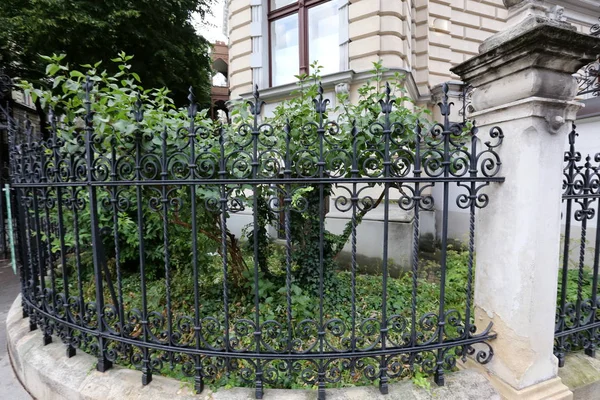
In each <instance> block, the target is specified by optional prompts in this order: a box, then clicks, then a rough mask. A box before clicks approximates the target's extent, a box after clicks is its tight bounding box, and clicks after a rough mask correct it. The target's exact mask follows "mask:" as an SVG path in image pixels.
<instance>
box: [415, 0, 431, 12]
mask: <svg viewBox="0 0 600 400" xmlns="http://www.w3.org/2000/svg"><path fill="white" fill-rule="evenodd" d="M414 3H415V8H416V9H417V10H418V9H421V8H426V7H427V6H428V5H429V0H415V2H414Z"/></svg>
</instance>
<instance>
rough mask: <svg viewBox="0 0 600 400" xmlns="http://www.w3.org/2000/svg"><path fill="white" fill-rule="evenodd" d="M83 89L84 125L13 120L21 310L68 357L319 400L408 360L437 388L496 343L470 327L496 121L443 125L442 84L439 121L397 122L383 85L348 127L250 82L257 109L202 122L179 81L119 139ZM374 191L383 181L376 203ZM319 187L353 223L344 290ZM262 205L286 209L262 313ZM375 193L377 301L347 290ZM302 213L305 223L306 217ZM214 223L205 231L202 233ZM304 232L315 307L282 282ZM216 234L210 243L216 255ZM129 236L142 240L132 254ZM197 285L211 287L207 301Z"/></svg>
mask: <svg viewBox="0 0 600 400" xmlns="http://www.w3.org/2000/svg"><path fill="white" fill-rule="evenodd" d="M93 93H94V87H93V84H92V83H91V82H90V81H89V80H88V82H87V84H86V85H85V93H82V96H84V97H85V109H86V118H85V124H84V127H83V129H82V130H77V129H75V130H74V131H73V130H72V129H65V128H64V127H63V126H61V124H60V123H58V122H57V119H56V117H55V116H54V115H52V114H50V122H49V126H50V128H49V130H50V138H49V139H48V140H34V138H35V135H34V132H33V131H32V130H33V129H32V127H31V125H30V124H29V125H27V126H25V127H24V128H25V131H24V132H23V134H22V133H19V132H18V131H17V130H16V129H15V130H14V131H13V132H12V134H11V146H12V147H11V172H12V187H13V189H14V191H15V192H16V193H15V195H16V198H17V199H18V222H19V223H18V233H19V236H20V239H21V243H22V246H21V252H20V257H21V274H22V276H23V291H22V293H23V299H24V312H25V314H26V315H28V316H29V318H30V326H31V329H35V328H36V327H39V328H41V330H42V331H43V337H44V343H49V342H50V341H51V340H52V335H58V337H60V339H61V341H62V342H64V344H65V346H66V353H67V356H69V357H70V356H73V355H75V352H76V348H83V349H84V350H85V351H87V352H91V353H93V354H95V356H96V357H97V359H98V364H97V369H98V370H100V371H105V370H107V369H109V368H110V367H111V366H112V364H113V363H115V362H123V363H127V364H131V365H134V366H136V367H137V368H139V369H140V370H141V371H142V382H143V383H144V384H147V383H149V382H150V381H151V379H152V374H153V373H159V372H164V371H165V370H170V369H175V370H178V371H180V372H182V373H183V374H185V375H187V376H190V377H193V379H194V382H195V389H196V390H197V391H202V390H203V387H204V384H205V381H207V380H208V381H210V380H219V379H225V378H224V377H229V379H232V380H233V379H236V380H235V381H234V382H239V379H241V380H242V381H244V382H247V383H249V384H252V385H254V386H255V388H256V397H257V398H261V397H262V396H263V387H264V386H265V385H267V386H268V385H282V384H283V385H285V384H286V382H287V383H288V384H289V382H290V381H293V379H294V378H293V377H297V378H298V379H299V380H300V381H302V382H304V383H305V384H309V385H314V386H316V387H317V388H318V396H319V398H320V399H323V398H324V397H325V388H326V386H327V385H330V384H336V383H338V382H340V380H341V379H343V377H344V376H350V375H348V374H351V376H352V377H356V376H362V377H364V378H365V379H367V380H371V381H376V380H378V381H379V387H380V390H381V392H382V393H386V392H387V391H388V381H389V380H390V379H392V378H398V377H403V376H406V375H407V374H409V373H410V372H411V371H414V370H415V369H420V370H423V371H425V372H428V373H431V374H433V375H434V376H435V381H436V383H438V384H440V385H441V384H443V383H444V372H445V371H447V370H449V369H452V368H454V367H455V365H456V362H457V359H458V358H465V357H467V356H473V357H474V358H475V359H476V360H477V361H478V362H480V363H486V362H488V361H489V360H490V359H491V357H492V356H493V351H492V348H491V346H490V345H489V344H488V343H486V341H488V340H489V339H492V338H494V337H495V335H494V333H493V332H492V331H491V328H492V327H491V325H490V326H485V327H477V326H476V325H475V323H474V316H473V304H472V292H473V275H474V259H473V255H474V234H475V212H476V209H478V208H482V207H485V206H486V205H487V204H488V201H489V199H488V196H487V195H486V194H485V193H484V191H483V188H485V187H486V186H487V185H489V184H490V183H492V182H502V181H503V179H504V178H502V177H500V176H499V170H500V166H501V162H500V159H499V156H498V154H497V152H496V148H497V147H498V146H500V145H501V143H502V140H503V137H504V136H503V133H502V131H501V129H499V128H497V127H496V128H493V129H492V130H491V131H490V132H489V138H488V139H487V140H485V141H484V142H483V143H482V142H481V139H479V137H478V129H477V128H475V127H470V125H469V126H467V125H465V124H463V123H456V124H455V123H451V122H450V112H451V107H452V103H449V100H448V96H447V93H448V88H447V86H446V87H445V88H444V93H445V96H444V98H443V101H442V102H441V103H440V104H439V108H440V111H441V114H442V115H443V117H444V122H443V123H441V124H440V123H438V124H435V125H433V126H431V127H430V128H428V129H424V128H423V124H422V123H419V122H417V123H416V124H415V125H414V126H404V125H402V124H401V123H398V122H394V121H392V120H391V118H390V115H391V113H392V110H393V109H394V107H395V104H394V103H395V100H394V99H393V97H392V96H391V93H390V88H389V87H388V88H387V89H386V93H385V96H384V99H383V100H382V101H381V115H380V117H379V120H378V121H377V122H375V123H373V124H371V125H370V126H369V128H368V129H364V130H363V129H358V128H357V126H356V125H354V124H353V126H352V127H351V128H350V129H346V128H344V127H343V126H341V125H339V124H338V123H336V122H334V121H330V120H328V114H327V113H328V101H327V100H325V99H324V97H323V91H322V88H321V89H320V91H319V94H318V96H317V97H316V98H315V100H314V122H309V123H306V124H304V125H301V126H293V125H291V124H290V123H287V124H285V126H282V127H278V126H271V125H269V124H263V123H261V122H260V121H261V112H262V111H261V110H262V106H263V104H264V102H263V101H262V100H261V99H260V97H259V94H258V92H256V93H255V94H254V99H253V100H252V101H249V102H248V106H249V107H248V108H249V110H250V114H251V116H252V119H253V122H252V123H249V124H244V125H242V126H240V127H238V128H237V129H235V131H233V130H231V129H225V128H224V127H223V128H220V129H218V130H216V131H207V130H206V129H205V128H204V127H203V126H198V125H196V123H195V117H196V115H197V107H196V105H195V103H194V99H193V96H192V95H190V102H191V103H190V106H189V109H188V115H189V124H187V126H180V127H179V129H177V130H176V132H170V131H168V129H167V128H165V129H163V130H161V131H160V132H154V133H152V132H151V133H149V132H145V131H144V130H143V129H142V125H143V121H144V115H143V114H144V110H143V104H141V102H138V103H137V104H136V107H135V109H134V110H133V112H132V115H133V119H134V120H135V121H136V122H137V123H138V124H139V127H140V129H136V131H135V132H132V133H131V134H130V135H127V136H124V137H120V138H118V137H117V136H116V135H114V136H105V137H104V136H102V135H100V134H99V133H98V132H97V130H96V128H95V126H94V116H93V113H92V107H91V105H92V101H93V99H94V95H93ZM66 131H69V132H74V135H73V136H66V135H65V132H66ZM23 137H24V138H25V140H24V141H21V140H18V138H23ZM344 143H346V144H348V145H343V144H344ZM434 185H441V186H442V187H443V196H442V201H441V204H440V205H439V208H440V209H441V210H442V229H441V250H440V252H441V259H440V265H439V268H440V270H439V286H438V290H437V292H436V293H435V294H436V302H437V303H438V304H437V305H436V306H435V307H433V306H431V305H423V304H421V303H420V299H421V295H422V294H421V282H422V281H421V280H420V279H419V273H420V270H419V269H420V259H419V240H420V218H421V217H420V214H421V213H422V212H423V211H425V210H432V209H433V207H434V198H433V197H432V195H431V188H432V187H433V186H434ZM373 189H378V190H379V191H380V192H381V193H382V197H383V200H382V201H381V203H379V205H377V202H376V201H375V200H374V198H373V195H372V193H370V192H369V190H373ZM328 196H331V198H332V199H333V204H332V208H333V207H334V208H335V209H336V210H337V211H339V212H342V213H345V215H347V217H348V221H349V225H348V226H349V242H350V248H351V255H352V257H351V268H350V272H349V281H350V286H349V287H350V289H349V292H348V293H347V295H348V296H347V297H346V298H344V299H343V301H342V302H339V301H338V302H333V300H331V299H332V293H335V291H336V290H337V289H336V287H335V285H333V286H328V285H329V284H328V274H330V273H333V274H335V272H332V269H331V268H332V267H331V265H329V261H328V260H329V259H328V257H330V254H329V253H330V249H331V246H332V244H331V241H330V233H329V232H328V231H327V229H326V222H327V216H326V213H325V212H324V211H323V210H324V208H325V202H326V199H327V197H328ZM263 201H264V204H262V203H261V202H263ZM451 202H453V203H455V204H456V205H457V206H458V207H460V208H461V209H464V210H466V211H467V212H468V215H469V228H470V230H469V234H468V248H467V250H468V254H469V257H468V266H467V267H468V269H467V271H468V272H467V277H466V282H465V286H464V293H462V294H461V295H463V296H464V299H465V302H464V308H463V309H460V310H459V309H452V308H450V307H449V306H448V304H447V296H448V293H447V292H446V287H447V278H448V277H447V257H448V249H449V244H448V227H449V218H448V212H449V205H450V204H451ZM261 206H262V207H266V208H267V209H268V210H269V211H270V212H275V213H279V214H282V215H283V217H282V219H281V223H282V225H283V230H282V231H283V240H282V247H281V269H282V271H281V274H282V276H283V277H284V279H283V280H281V281H280V286H281V288H280V290H279V291H278V293H281V297H282V300H281V304H280V305H281V307H280V308H278V309H277V310H276V315H273V314H272V313H271V311H268V310H272V309H271V308H269V309H268V310H267V306H268V304H269V303H270V302H272V301H274V300H273V299H265V298H264V297H262V290H263V289H264V287H265V286H264V285H266V283H265V281H264V280H263V278H264V274H265V272H264V271H263V269H262V261H261V260H262V258H261V257H263V256H265V254H262V253H261V252H262V250H261V249H262V248H261V247H260V243H259V235H258V233H259V232H258V229H259V227H261V226H264V224H265V222H264V220H262V217H261V215H260V213H259V212H258V210H260V209H261ZM376 207H381V208H380V209H383V219H382V225H381V229H382V230H383V237H384V240H383V242H382V243H374V244H373V245H374V246H380V248H381V255H382V256H381V267H380V271H379V273H378V275H376V276H378V279H379V284H378V286H379V288H380V289H378V290H380V298H379V300H378V305H377V308H376V309H373V310H364V309H361V308H360V307H359V305H360V301H361V298H360V297H361V294H360V293H358V292H357V287H358V281H359V280H360V276H359V275H358V273H357V243H358V242H359V240H363V239H368V238H364V237H361V236H360V235H359V234H358V228H359V225H360V223H361V218H362V216H364V214H365V213H366V212H368V211H370V210H372V209H374V208H376ZM394 209H402V210H405V211H407V212H410V213H411V216H412V221H413V222H412V230H413V243H412V259H411V263H410V264H411V268H410V270H409V271H408V272H407V276H408V280H407V282H410V283H409V284H410V287H409V290H408V292H407V293H408V294H407V296H406V298H405V299H404V300H405V301H404V303H403V304H401V305H393V304H390V302H389V298H390V296H391V295H392V294H394V293H390V290H391V289H390V288H391V285H392V283H393V280H392V278H391V277H390V276H389V267H390V265H391V263H392V260H391V259H390V257H389V251H390V246H398V245H400V243H395V242H393V241H392V239H391V238H390V235H389V232H390V225H391V224H392V221H391V220H390V212H391V211H392V210H394ZM242 211H246V212H247V213H249V214H250V215H251V217H250V218H251V227H250V230H251V231H253V233H254V235H252V236H250V238H251V239H250V240H249V243H248V244H247V246H248V248H249V249H250V251H249V255H248V257H247V260H248V263H249V264H250V268H249V270H248V271H247V272H246V275H245V277H240V275H239V271H237V270H235V268H234V267H235V265H236V263H237V262H238V261H239V260H238V259H237V258H236V257H237V255H236V254H234V252H233V248H234V247H236V246H238V247H239V246H240V244H239V242H237V241H236V239H235V237H234V235H232V233H231V231H230V230H229V229H228V226H229V225H230V224H231V223H232V221H234V220H235V218H237V217H238V216H239V214H240V213H241V212H242ZM308 216H310V217H312V218H313V220H312V221H314V223H313V224H310V223H309V224H308V225H305V226H302V227H301V226H299V225H298V224H306V221H307V219H306V218H308ZM303 218H304V219H303ZM206 221H208V222H206ZM207 223H208V224H209V225H210V226H212V227H213V228H215V229H216V232H217V235H216V237H211V235H212V233H211V232H207V231H206V226H207ZM124 225H127V226H124ZM174 229H177V230H178V232H180V233H181V232H184V233H185V235H184V237H185V240H184V241H177V242H176V241H175V238H174V236H173V235H174V233H173V232H174ZM150 237H152V238H153V239H152V240H151V239H150ZM157 238H158V239H157ZM310 240H312V242H310ZM306 242H308V243H309V245H308V246H305V247H304V249H305V250H306V251H308V252H311V251H312V252H313V253H311V254H313V255H314V260H316V262H315V266H314V269H313V270H311V271H312V274H313V275H312V279H313V280H312V282H314V286H313V289H310V290H312V291H309V292H308V293H311V294H310V298H309V299H308V306H307V310H306V311H305V313H308V314H309V317H305V316H303V315H305V314H302V313H300V312H299V311H298V310H297V308H296V304H295V301H296V300H294V296H293V294H294V291H295V290H297V287H296V286H295V285H296V280H297V279H299V278H298V273H299V272H298V271H299V270H301V269H302V260H298V258H297V254H298V251H299V249H300V248H301V247H302V246H303V244H302V243H304V244H306ZM205 243H209V245H205ZM214 243H218V246H214V251H213V252H212V253H210V254H209V253H208V252H207V249H208V248H211V246H212V245H213V244H214ZM126 245H127V246H129V247H128V249H129V250H128V251H130V250H131V248H132V247H133V248H134V249H135V251H134V253H135V254H129V253H127V254H126V253H125V246H126ZM342 245H343V243H342ZM311 246H312V247H311ZM181 249H184V250H181ZM181 252H184V254H181ZM157 253H158V254H160V257H157V256H156V254H157ZM182 260H183V261H182ZM210 260H217V262H216V264H215V263H214V262H211V261H210ZM132 265H133V268H134V270H135V273H136V274H134V275H132V276H134V278H133V279H130V278H127V277H126V276H125V275H126V272H125V270H126V268H131V267H132ZM210 268H216V270H217V273H216V274H213V275H211V276H215V275H216V276H217V279H218V282H217V284H218V285H220V289H219V290H218V291H216V292H215V290H214V289H215V286H214V285H212V284H211V282H206V279H208V273H209V272H208V271H209V270H210ZM151 274H154V275H159V276H160V277H159V278H156V277H152V276H150V275H151ZM307 274H308V273H307ZM182 277H183V278H182ZM176 278H177V279H180V278H181V279H187V282H190V283H189V286H188V287H189V291H190V292H191V293H192V295H191V296H190V301H189V302H187V301H186V300H182V299H181V298H182V297H184V296H185V294H186V293H185V292H183V293H182V292H181V291H177V287H175V286H174V285H173V280H174V279H176ZM150 279H155V280H156V279H159V280H160V282H162V285H160V286H159V287H158V289H157V288H156V286H152V288H153V289H152V290H155V289H156V290H159V291H160V292H159V293H158V294H157V293H153V292H149V290H150V289H149V284H150V283H149V282H150ZM211 279H213V278H211ZM240 280H241V281H242V282H246V285H245V286H244V284H243V283H242V284H241V285H240ZM309 281H310V279H309ZM394 287H397V286H394ZM239 291H241V292H243V293H244V295H237V294H236V293H237V292H239ZM208 296H212V299H215V298H216V299H218V303H217V305H215V304H214V302H213V303H210V302H209V301H208V300H207V299H208ZM157 298H158V300H157ZM241 302H249V303H252V304H253V309H252V312H251V313H250V315H240V314H239V313H238V311H237V310H238V309H239V308H240V307H241ZM209 306H211V307H209ZM424 307H430V309H425V310H424ZM238 378H239V379H238ZM353 379H354V378H353Z"/></svg>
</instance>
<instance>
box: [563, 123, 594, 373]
mask: <svg viewBox="0 0 600 400" xmlns="http://www.w3.org/2000/svg"><path fill="white" fill-rule="evenodd" d="M577 135H578V134H577V131H576V127H575V126H573V130H572V131H571V133H570V134H569V151H567V152H565V168H564V174H563V189H564V191H563V195H562V201H563V222H564V225H565V228H564V235H563V251H562V270H561V272H560V276H559V294H558V308H557V312H556V331H555V338H556V339H555V346H554V353H555V355H556V356H557V357H558V360H559V366H561V367H562V366H564V363H565V356H566V354H567V353H568V352H569V351H571V350H577V349H584V350H585V353H586V354H588V355H590V356H594V355H595V351H596V346H597V344H598V341H599V340H600V332H599V331H598V328H599V327H600V313H598V306H599V304H600V303H599V299H598V264H599V263H600V235H599V234H598V226H599V225H600V223H599V222H600V213H599V212H598V199H599V198H600V154H595V155H590V154H588V155H586V156H585V157H583V156H582V154H581V153H580V152H579V151H577V149H576V147H575V139H576V137H577Z"/></svg>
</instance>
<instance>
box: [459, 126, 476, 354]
mask: <svg viewBox="0 0 600 400" xmlns="http://www.w3.org/2000/svg"><path fill="white" fill-rule="evenodd" d="M476 133H477V128H475V127H473V128H472V129H471V153H470V160H469V165H470V169H469V174H470V176H471V177H472V178H476V177H477V136H476ZM476 194H477V186H476V183H475V182H471V185H470V188H469V260H468V263H467V289H466V296H467V298H466V305H465V332H464V335H463V338H464V339H468V338H469V337H470V336H471V297H472V295H473V293H472V292H473V289H472V287H473V259H474V257H473V255H474V253H475V208H476V205H477V195H476ZM467 348H468V347H467V346H465V347H464V348H463V354H462V356H463V360H465V357H466V356H467Z"/></svg>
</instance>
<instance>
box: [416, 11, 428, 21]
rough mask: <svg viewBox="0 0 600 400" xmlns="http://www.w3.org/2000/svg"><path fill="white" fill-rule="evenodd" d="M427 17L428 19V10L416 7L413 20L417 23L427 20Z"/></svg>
mask: <svg viewBox="0 0 600 400" xmlns="http://www.w3.org/2000/svg"><path fill="white" fill-rule="evenodd" d="M428 19H429V12H428V11H427V9H426V8H421V9H418V10H417V11H416V12H415V21H416V22H417V23H419V22H424V21H427V20H428Z"/></svg>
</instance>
